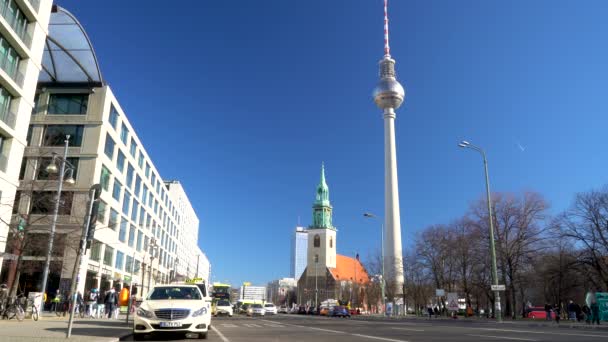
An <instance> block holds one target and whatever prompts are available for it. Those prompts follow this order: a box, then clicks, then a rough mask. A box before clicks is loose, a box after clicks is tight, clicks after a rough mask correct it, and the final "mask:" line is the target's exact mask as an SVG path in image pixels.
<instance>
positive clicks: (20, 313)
mask: <svg viewBox="0 0 608 342" xmlns="http://www.w3.org/2000/svg"><path fill="white" fill-rule="evenodd" d="M15 317H16V318H17V320H18V321H19V322H21V321H23V319H24V318H25V311H23V308H22V307H21V306H20V305H17V307H15Z"/></svg>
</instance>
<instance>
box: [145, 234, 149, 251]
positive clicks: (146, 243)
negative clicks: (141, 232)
mask: <svg viewBox="0 0 608 342" xmlns="http://www.w3.org/2000/svg"><path fill="white" fill-rule="evenodd" d="M149 243H150V240H149V239H148V237H147V236H145V237H144V251H147V250H148V244H149Z"/></svg>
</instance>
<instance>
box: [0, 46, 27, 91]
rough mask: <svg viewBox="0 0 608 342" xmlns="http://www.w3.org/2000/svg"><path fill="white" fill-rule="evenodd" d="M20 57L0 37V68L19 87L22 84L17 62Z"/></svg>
mask: <svg viewBox="0 0 608 342" xmlns="http://www.w3.org/2000/svg"><path fill="white" fill-rule="evenodd" d="M20 60H21V57H19V54H18V53H17V51H15V49H13V47H12V46H11V44H10V43H9V42H8V40H6V38H4V37H3V36H2V35H0V68H1V69H2V70H4V71H5V72H6V73H7V74H8V75H9V76H10V78H12V79H13V81H15V83H17V84H18V85H19V86H21V85H22V84H23V75H22V74H21V73H20V72H19V61H20Z"/></svg>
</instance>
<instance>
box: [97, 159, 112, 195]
mask: <svg viewBox="0 0 608 342" xmlns="http://www.w3.org/2000/svg"><path fill="white" fill-rule="evenodd" d="M111 177H112V174H111V173H110V170H108V168H107V167H105V166H104V165H102V166H101V176H100V177H99V178H100V179H99V184H100V185H101V188H102V189H103V190H105V191H108V190H109V189H110V178H111Z"/></svg>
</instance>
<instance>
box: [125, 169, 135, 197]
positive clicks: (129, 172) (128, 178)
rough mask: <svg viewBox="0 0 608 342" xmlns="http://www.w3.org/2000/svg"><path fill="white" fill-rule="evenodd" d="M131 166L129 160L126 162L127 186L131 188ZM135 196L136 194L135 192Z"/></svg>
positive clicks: (132, 170)
mask: <svg viewBox="0 0 608 342" xmlns="http://www.w3.org/2000/svg"><path fill="white" fill-rule="evenodd" d="M134 171H135V170H134V169H133V166H131V164H130V163H129V162H127V188H131V187H132V186H133V172H134ZM135 196H136V197H137V194H135Z"/></svg>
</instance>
